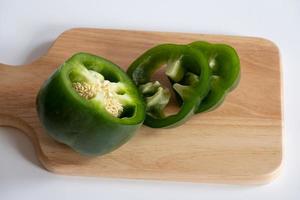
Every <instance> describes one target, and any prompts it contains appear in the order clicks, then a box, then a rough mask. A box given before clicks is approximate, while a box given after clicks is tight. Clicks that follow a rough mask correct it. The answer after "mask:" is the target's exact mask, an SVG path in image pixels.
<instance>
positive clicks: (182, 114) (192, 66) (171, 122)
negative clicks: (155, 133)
mask: <svg viewBox="0 0 300 200" xmlns="http://www.w3.org/2000/svg"><path fill="white" fill-rule="evenodd" d="M180 59H183V60H186V61H187V62H190V63H189V64H184V65H182V67H183V68H184V69H183V70H181V69H180V70H178V72H177V74H176V75H175V76H174V80H171V83H172V84H174V83H179V84H181V85H184V86H187V87H185V88H183V89H182V91H181V92H180V94H179V93H178V91H176V89H175V88H174V85H173V89H175V91H176V92H177V95H179V96H180V97H181V102H180V103H181V107H180V110H179V112H178V113H176V114H173V115H170V116H164V115H162V116H153V115H151V114H149V113H147V112H146V119H145V122H144V124H145V125H147V126H150V127H152V128H169V127H174V126H178V125H180V124H182V123H183V122H185V121H186V120H187V119H188V118H189V117H190V116H191V115H193V114H194V113H195V109H197V106H198V104H199V102H201V100H202V99H203V98H204V97H205V96H206V94H207V93H208V91H209V87H210V78H211V69H210V68H209V67H208V63H207V60H206V58H205V57H204V55H203V54H202V53H201V52H200V51H198V50H196V49H194V48H191V47H189V46H187V45H175V44H162V45H158V46H156V47H153V48H151V49H149V50H148V51H146V52H145V53H144V54H142V55H141V56H140V57H139V58H137V59H136V60H135V61H134V62H133V63H132V64H131V65H130V67H129V68H128V70H127V74H128V75H129V76H130V77H131V78H132V79H133V81H134V82H135V84H136V85H137V86H139V85H142V84H146V83H147V82H150V81H151V77H152V75H153V74H154V72H155V71H156V70H158V69H159V68H160V67H162V66H163V65H164V64H166V63H168V62H170V61H175V62H176V61H178V60H180ZM185 71H189V72H192V73H193V74H196V75H197V76H199V80H198V81H197V83H195V84H192V83H190V84H186V83H183V82H182V77H183V75H184V74H183V73H185ZM180 90H181V89H180Z"/></svg>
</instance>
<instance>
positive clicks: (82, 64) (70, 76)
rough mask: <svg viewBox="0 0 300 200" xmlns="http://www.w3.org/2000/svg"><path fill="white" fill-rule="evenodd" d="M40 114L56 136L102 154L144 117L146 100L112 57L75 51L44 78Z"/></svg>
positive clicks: (79, 148)
mask: <svg viewBox="0 0 300 200" xmlns="http://www.w3.org/2000/svg"><path fill="white" fill-rule="evenodd" d="M37 112H38V116H39V118H40V120H41V122H42V124H43V126H44V127H45V129H46V132H47V133H48V134H49V135H50V136H51V137H53V138H54V139H56V140H57V141H59V142H61V143H64V144H67V145H69V146H70V147H71V148H73V149H74V150H75V151H77V152H79V153H81V154H86V155H102V154H105V153H108V152H111V151H112V150H114V149H116V148H118V147H120V146H121V145H122V144H124V143H125V142H126V141H128V140H129V139H130V138H131V137H132V136H133V134H134V132H135V131H136V129H138V128H139V127H140V126H141V125H142V123H143V121H144V118H145V105H144V102H143V99H142V97H141V96H140V94H139V92H138V90H137V88H136V86H135V85H134V83H133V82H132V80H131V79H130V78H129V77H128V76H127V74H126V73H125V72H124V71H122V70H121V69H120V68H119V67H118V66H117V65H115V64H113V63H111V62H110V61H108V60H106V59H104V58H101V57H98V56H95V55H91V54H87V53H78V54H75V55H73V56H72V57H71V58H70V59H68V60H67V61H66V62H65V63H64V64H62V65H61V66H60V67H59V68H58V69H57V70H56V71H55V72H54V74H53V75H52V76H51V77H50V78H49V79H48V80H47V81H46V82H45V83H44V85H43V86H42V88H41V89H40V92H39V93H38V96H37Z"/></svg>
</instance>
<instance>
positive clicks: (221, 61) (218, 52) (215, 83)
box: [189, 41, 240, 113]
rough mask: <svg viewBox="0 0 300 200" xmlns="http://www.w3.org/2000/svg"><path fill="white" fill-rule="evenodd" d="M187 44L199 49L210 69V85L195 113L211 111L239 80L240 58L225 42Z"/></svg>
mask: <svg viewBox="0 0 300 200" xmlns="http://www.w3.org/2000/svg"><path fill="white" fill-rule="evenodd" d="M189 46H191V47H193V48H195V49H197V50H199V51H201V52H202V53H203V54H204V55H205V57H206V59H207V61H208V64H209V67H210V68H211V69H212V79H211V87H210V90H209V92H208V94H207V96H206V97H205V98H204V99H203V100H202V101H201V104H199V106H198V108H197V109H196V111H195V113H201V112H206V111H211V110H214V109H216V108H217V107H219V106H220V105H221V104H222V102H223V101H224V99H225V97H226V95H227V93H228V92H230V91H232V90H233V89H234V88H235V87H236V86H237V85H238V83H239V80H240V60H239V56H238V54H237V52H236V51H235V49H234V48H232V47H231V46H229V45H226V44H211V43H208V42H204V41H196V42H193V43H190V44H189Z"/></svg>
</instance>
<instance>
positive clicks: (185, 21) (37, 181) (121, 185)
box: [0, 0, 300, 200]
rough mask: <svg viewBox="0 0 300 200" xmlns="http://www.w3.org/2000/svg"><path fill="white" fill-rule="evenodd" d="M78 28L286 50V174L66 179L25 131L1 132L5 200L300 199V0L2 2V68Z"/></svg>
mask: <svg viewBox="0 0 300 200" xmlns="http://www.w3.org/2000/svg"><path fill="white" fill-rule="evenodd" d="M72 27H99V28H118V29H138V30H155V31H177V32H178V31H179V32H195V33H213V34H230V35H248V36H259V37H265V38H268V39H271V40H273V41H274V42H275V43H276V44H277V45H278V46H279V48H280V51H281V55H282V64H283V71H284V110H285V136H284V137H285V156H284V168H283V171H282V174H281V176H280V177H279V178H277V179H276V180H275V181H273V182H272V183H270V184H268V185H263V186H228V185H213V184H192V183H174V182H159V181H137V180H124V179H123V180H118V179H104V178H86V177H69V176H61V175H55V174H52V173H50V172H47V171H46V170H44V169H43V168H42V167H41V165H40V164H39V162H38V161H37V159H36V157H35V154H34V150H33V147H32V144H31V143H30V141H29V139H28V138H27V137H25V136H24V135H23V134H21V132H20V131H18V130H15V129H10V128H0V199H1V200H6V199H18V200H19V199H31V200H32V199H43V200H46V199H51V200H52V199H72V200H76V199H130V200H135V199H156V200H159V199H164V200H168V199H172V200H176V199H178V200H179V199H180V200H182V199H222V200H225V199H230V200H234V199H273V200H276V199H300V194H299V193H300V172H299V170H300V133H299V130H300V120H299V116H300V115H299V113H300V105H299V102H300V95H299V87H298V86H299V85H300V78H299V74H300V59H299V58H300V1H297V0H290V1H288V0H285V1H284V0H281V1H280V0H278V1H277V0H270V1H262V0H252V1H238V0H236V1H234V0H226V1H221V0H220V1H216V0H206V1H196V0H195V1H190V0H184V1H175V0H173V1H172V0H168V1H162V0H160V1H155V0H148V1H141V0H140V1H138V0H136V1H133V0H127V1H115V0H105V1H100V0H98V1H96V0H95V1H76V2H75V1H71V0H69V1H68V0H60V1H58V0H57V1H55V0H52V1H48V2H45V1H34V0H27V1H15V0H0V62H2V63H6V64H11V65H16V64H24V63H30V62H31V61H32V60H34V59H37V58H38V57H39V56H41V55H42V54H44V53H45V52H46V51H47V49H48V48H49V47H50V45H51V43H52V42H53V41H54V39H55V38H56V37H57V36H58V35H59V34H60V33H62V32H63V31H65V30H67V29H69V28H72ZM266 76H268V75H267V74H266ZM0 78H1V77H0ZM24 92H26V91H24ZM0 94H1V91H0ZM265 101H268V99H265ZM2 109H5V108H0V110H2Z"/></svg>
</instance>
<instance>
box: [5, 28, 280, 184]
mask: <svg viewBox="0 0 300 200" xmlns="http://www.w3.org/2000/svg"><path fill="white" fill-rule="evenodd" d="M195 40H205V41H209V42H214V43H227V44H229V45H232V46H233V47H234V48H236V50H237V51H238V54H239V55H240V59H241V71H242V74H241V81H240V84H239V86H238V87H237V88H236V89H235V90H234V91H233V92H232V93H230V94H229V96H228V97H227V98H226V101H225V102H224V104H223V105H222V106H221V107H220V108H218V109H217V110H215V111H213V112H209V113H205V114H201V115H196V116H194V117H192V118H191V119H190V120H189V121H188V122H186V123H185V124H184V125H182V126H180V127H178V128H176V129H151V128H147V127H142V128H141V129H140V130H139V131H138V133H137V135H136V136H135V137H134V138H133V139H132V140H131V141H130V142H129V143H127V144H125V145H124V146H122V147H121V148H119V149H118V150H116V151H114V152H112V153H110V154H108V155H105V156H102V157H83V156H80V155H79V154H77V153H75V152H73V151H72V150H71V149H70V148H68V147H67V146H65V145H63V144H59V143H57V142H55V141H54V140H52V139H51V138H49V136H47V135H46V134H45V132H44V130H43V129H42V127H41V124H40V122H39V121H38V118H37V113H36V110H35V97H36V94H37V92H38V90H39V88H40V87H41V85H42V83H43V82H44V81H45V80H46V79H47V77H48V76H49V75H50V74H51V73H52V72H53V71H54V70H55V69H56V68H57V67H58V66H59V65H60V64H61V63H63V62H64V60H66V59H67V58H68V57H70V56H71V55H72V54H74V53H76V52H90V53H93V54H96V55H101V56H103V57H106V58H108V59H110V60H112V61H113V62H115V63H116V64H118V65H120V66H122V67H124V69H126V68H127V66H129V64H130V63H131V62H132V61H133V60H134V59H135V58H136V57H137V56H139V55H140V54H141V53H142V52H144V51H145V50H146V49H148V48H150V47H152V46H154V45H156V44H159V43H168V42H170V43H189V42H192V41H195ZM0 77H1V79H0V113H1V114H0V125H2V126H12V127H16V128H19V129H21V130H22V131H24V132H25V133H26V134H27V135H28V136H29V137H30V138H31V140H32V142H33V144H34V147H35V149H36V152H37V156H38V158H39V160H40V161H41V162H42V164H43V165H44V166H45V168H47V169H48V170H50V171H53V172H55V173H62V174H70V175H84V176H103V177H118V178H134V179H158V180H175V181H192V182H214V183H237V184H245V183H251V184H260V183H267V182H269V181H270V180H272V179H273V178H274V177H275V176H276V175H277V174H278V172H279V169H280V167H281V163H282V111H281V72H280V57H279V51H278V48H277V47H276V46H275V45H274V44H273V43H272V42H270V41H268V40H265V39H262V38H252V37H236V36H219V35H201V34H186V33H163V32H144V31H124V30H103V29H81V28H78V29H72V30H69V31H66V32H64V33H63V34H62V35H60V36H59V38H58V39H57V40H56V41H55V43H54V44H53V46H52V47H51V48H50V50H49V51H48V53H47V54H46V55H44V56H42V57H41V58H40V59H38V60H37V61H35V62H33V63H31V64H28V65H25V66H18V67H12V66H5V65H3V64H0Z"/></svg>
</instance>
